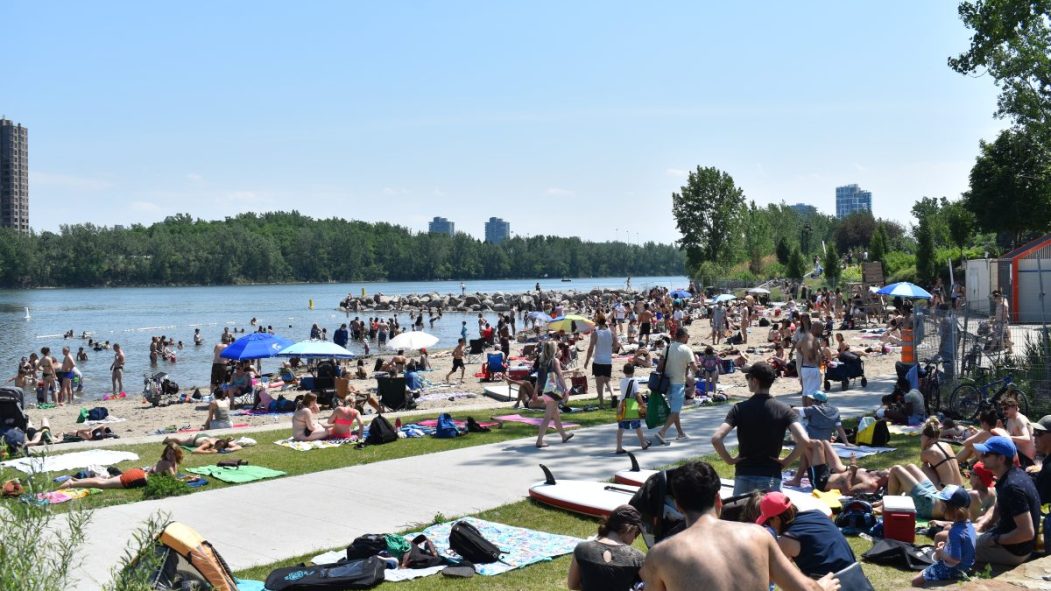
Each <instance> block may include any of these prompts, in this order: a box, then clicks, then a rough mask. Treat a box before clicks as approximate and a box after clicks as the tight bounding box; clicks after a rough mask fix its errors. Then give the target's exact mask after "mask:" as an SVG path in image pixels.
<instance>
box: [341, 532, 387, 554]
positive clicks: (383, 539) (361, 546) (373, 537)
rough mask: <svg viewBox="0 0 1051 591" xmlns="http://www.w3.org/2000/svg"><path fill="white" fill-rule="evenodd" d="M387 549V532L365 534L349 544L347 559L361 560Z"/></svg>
mask: <svg viewBox="0 0 1051 591" xmlns="http://www.w3.org/2000/svg"><path fill="white" fill-rule="evenodd" d="M386 551H387V535H386V534H365V535H363V536H358V537H356V538H354V541H353V542H351V543H350V545H349V546H347V560H361V559H363V558H368V557H370V556H375V555H377V554H379V553H380V552H386Z"/></svg>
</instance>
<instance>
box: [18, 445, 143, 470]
mask: <svg viewBox="0 0 1051 591" xmlns="http://www.w3.org/2000/svg"><path fill="white" fill-rule="evenodd" d="M138 459H139V456H138V455H136V454H133V453H131V452H128V451H114V450H111V449H89V450H86V451H78V452H73V453H71V454H62V455H59V456H33V457H29V458H18V459H14V460H7V461H5V462H0V466H3V467H5V468H14V469H16V470H21V471H22V472H25V473H26V474H34V473H36V472H66V471H69V470H77V469H80V468H87V467H88V466H112V465H113V464H119V463H120V462H128V461H134V460H138Z"/></svg>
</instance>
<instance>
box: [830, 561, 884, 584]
mask: <svg viewBox="0 0 1051 591" xmlns="http://www.w3.org/2000/svg"><path fill="white" fill-rule="evenodd" d="M835 576H836V579H838V580H839V588H840V589H849V590H850V591H875V588H874V587H873V586H872V583H871V582H870V581H869V579H868V577H866V576H865V572H864V571H862V570H861V563H860V562H855V563H854V564H852V565H850V566H848V567H847V568H845V569H843V570H841V571H839V572H838V573H836V575H835Z"/></svg>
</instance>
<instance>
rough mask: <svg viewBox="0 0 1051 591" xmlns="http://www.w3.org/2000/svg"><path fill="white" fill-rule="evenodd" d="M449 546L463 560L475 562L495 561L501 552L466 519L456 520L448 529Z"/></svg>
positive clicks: (498, 558) (486, 562)
mask: <svg viewBox="0 0 1051 591" xmlns="http://www.w3.org/2000/svg"><path fill="white" fill-rule="evenodd" d="M449 547H450V548H452V550H453V551H454V552H456V553H457V554H459V555H460V556H461V557H462V558H463V559H464V560H467V561H468V562H472V563H475V564H488V563H490V562H497V561H499V560H500V555H501V554H503V552H502V551H501V550H500V549H499V548H497V547H496V546H495V545H493V543H492V542H490V541H489V540H487V539H485V536H483V535H482V532H480V531H478V528H477V527H475V526H473V525H471V524H470V523H468V522H466V521H457V522H456V523H454V524H453V527H452V529H451V530H449Z"/></svg>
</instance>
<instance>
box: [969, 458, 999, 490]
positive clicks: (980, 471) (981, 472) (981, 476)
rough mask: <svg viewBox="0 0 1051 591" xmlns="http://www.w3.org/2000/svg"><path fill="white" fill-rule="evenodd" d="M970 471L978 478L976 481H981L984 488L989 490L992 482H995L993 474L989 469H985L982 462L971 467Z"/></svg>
mask: <svg viewBox="0 0 1051 591" xmlns="http://www.w3.org/2000/svg"><path fill="white" fill-rule="evenodd" d="M971 471H972V472H974V473H975V475H976V476H978V480H981V481H982V484H983V485H985V488H989V487H990V486H992V485H993V481H995V480H996V474H993V471H992V470H990V469H989V468H986V467H985V464H984V463H982V462H978V463H976V464H975V465H974V466H972V467H971Z"/></svg>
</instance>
